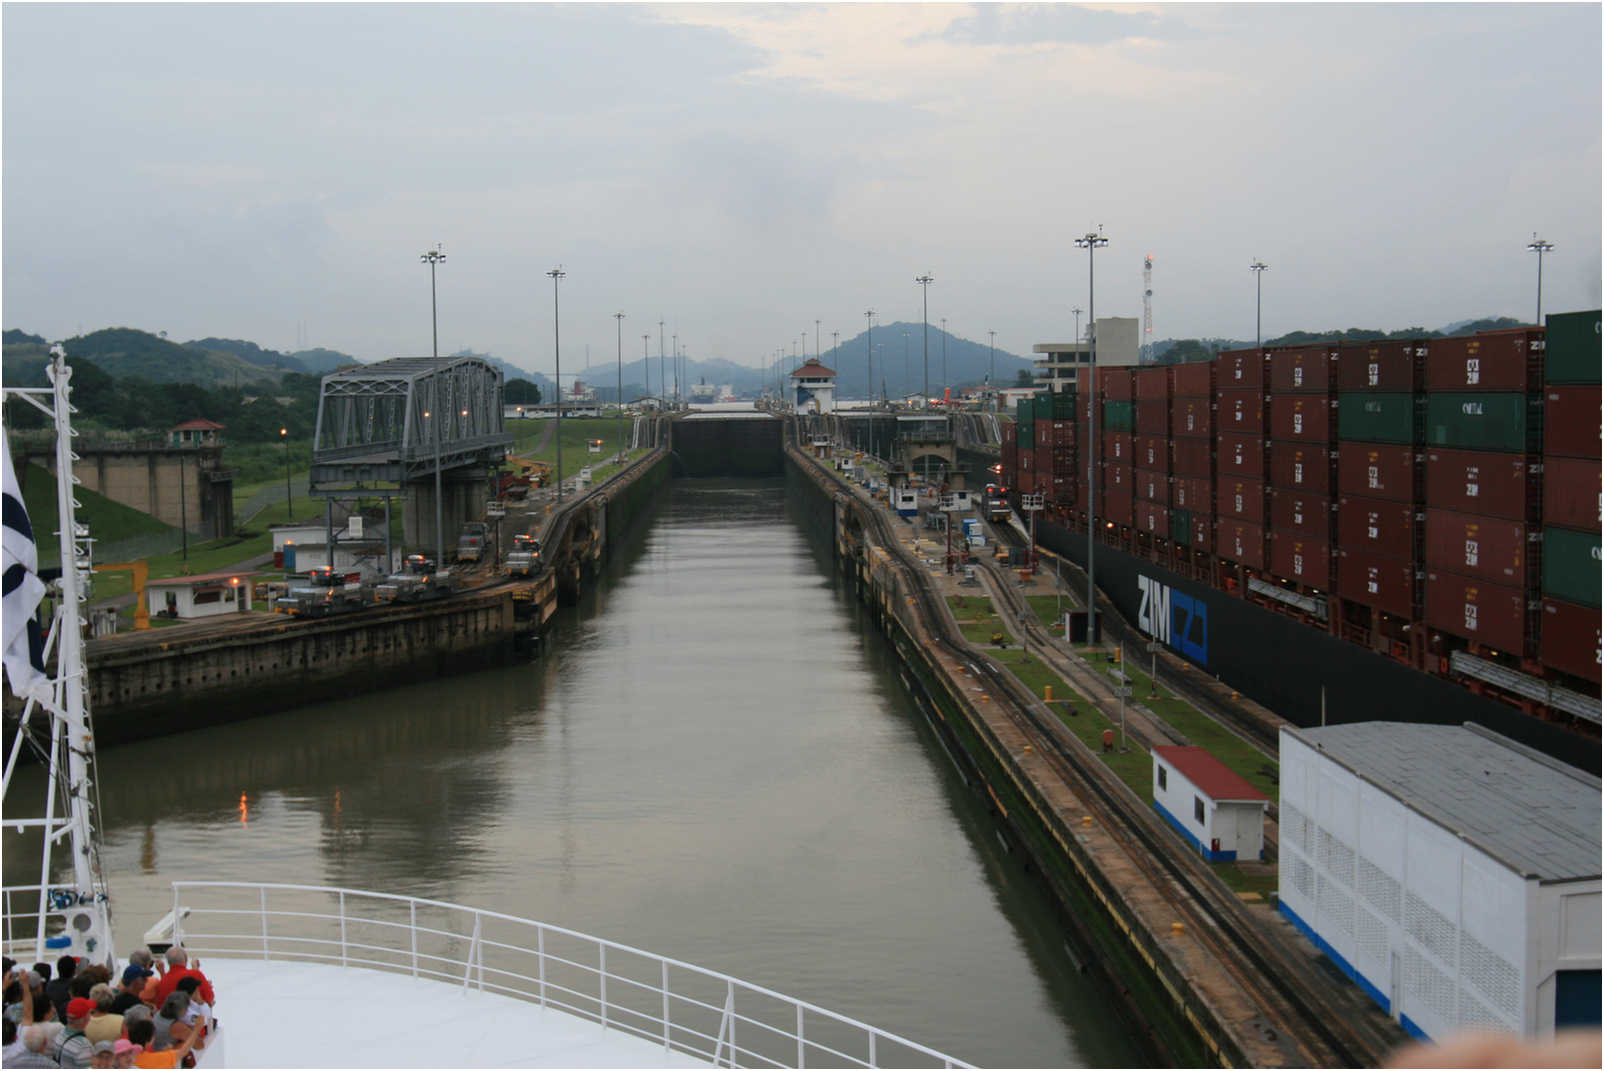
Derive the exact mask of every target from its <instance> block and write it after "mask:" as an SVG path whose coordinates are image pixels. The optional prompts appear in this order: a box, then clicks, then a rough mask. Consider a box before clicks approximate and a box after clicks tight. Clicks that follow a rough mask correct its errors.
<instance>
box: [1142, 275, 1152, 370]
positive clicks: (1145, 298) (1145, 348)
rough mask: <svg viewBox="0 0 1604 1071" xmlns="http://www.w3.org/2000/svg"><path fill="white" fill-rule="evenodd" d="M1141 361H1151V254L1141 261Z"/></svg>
mask: <svg viewBox="0 0 1604 1071" xmlns="http://www.w3.org/2000/svg"><path fill="white" fill-rule="evenodd" d="M1142 363H1143V364H1152V363H1153V254H1151V253H1149V254H1148V255H1147V258H1146V259H1145V260H1143V261H1142Z"/></svg>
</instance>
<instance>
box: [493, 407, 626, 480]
mask: <svg viewBox="0 0 1604 1071" xmlns="http://www.w3.org/2000/svg"><path fill="white" fill-rule="evenodd" d="M551 419H555V418H551ZM551 419H547V420H509V421H508V422H507V428H508V430H509V431H511V432H512V433H513V445H512V447H511V450H512V452H513V453H514V454H516V455H518V456H519V457H526V458H529V459H531V460H533V461H544V462H546V463H547V464H548V465H551V466H552V468H553V469H554V470H555V469H556V467H557V438H556V435H553V437H552V439H551V441H550V442H549V443H547V444H546V447H545V449H543V450H536V449H535V446H536V444H538V443H539V442H540V441H541V439H542V438H543V437H544V436H545V434H546V427H547V426H548V425H549V424H550V423H551ZM620 429H622V432H620ZM620 434H622V436H623V442H624V444H625V445H627V444H628V443H629V440H630V437H631V436H632V435H633V434H634V431H633V421H632V418H631V417H629V416H628V415H626V416H625V417H624V420H623V422H622V424H620V422H619V420H618V418H617V417H564V418H563V420H562V429H561V435H562V447H563V465H562V475H563V476H564V477H565V478H566V477H568V476H572V475H574V474H575V473H577V472H578V471H579V470H580V469H583V468H589V469H590V470H591V481H592V482H593V483H600V482H601V481H602V480H605V479H606V478H607V477H608V476H611V475H612V474H613V473H614V472H616V471H617V470H618V466H617V465H615V464H612V463H611V460H610V459H611V458H612V456H613V455H614V454H616V453H617V452H618V445H619V436H620ZM592 439H600V440H602V449H601V453H599V454H592V453H591V452H590V449H589V444H590V440H592ZM646 452H647V451H646V450H645V449H644V448H642V449H639V450H632V451H629V457H630V459H631V460H633V459H634V458H637V457H640V456H641V455H643V454H645V453H646Z"/></svg>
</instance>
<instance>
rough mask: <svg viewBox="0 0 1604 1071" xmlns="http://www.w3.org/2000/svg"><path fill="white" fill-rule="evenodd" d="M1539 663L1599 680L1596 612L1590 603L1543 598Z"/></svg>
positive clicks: (1595, 680)
mask: <svg viewBox="0 0 1604 1071" xmlns="http://www.w3.org/2000/svg"><path fill="white" fill-rule="evenodd" d="M1540 627H1541V629H1542V632H1541V634H1540V636H1539V643H1540V647H1539V650H1541V651H1542V659H1541V661H1542V663H1543V665H1545V666H1553V667H1554V668H1555V669H1557V670H1561V671H1563V672H1565V673H1569V674H1571V675H1572V676H1573V677H1581V678H1583V679H1585V680H1590V681H1592V682H1593V683H1594V684H1598V683H1599V613H1598V611H1597V610H1595V609H1594V608H1593V607H1591V606H1577V605H1576V604H1575V603H1569V602H1560V601H1559V600H1558V599H1544V600H1543V621H1542V625H1541V626H1540Z"/></svg>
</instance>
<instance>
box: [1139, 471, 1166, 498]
mask: <svg viewBox="0 0 1604 1071" xmlns="http://www.w3.org/2000/svg"><path fill="white" fill-rule="evenodd" d="M1132 486H1133V487H1134V488H1135V495H1136V497H1137V498H1138V499H1141V500H1142V501H1144V502H1161V503H1163V504H1164V505H1166V506H1167V505H1169V503H1170V477H1169V474H1168V473H1163V472H1155V471H1154V470H1152V469H1137V470H1136V474H1135V476H1134V483H1133V485H1132Z"/></svg>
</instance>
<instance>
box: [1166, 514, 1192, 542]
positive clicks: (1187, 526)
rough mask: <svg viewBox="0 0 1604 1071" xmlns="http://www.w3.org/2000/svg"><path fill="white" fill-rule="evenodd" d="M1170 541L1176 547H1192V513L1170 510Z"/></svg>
mask: <svg viewBox="0 0 1604 1071" xmlns="http://www.w3.org/2000/svg"><path fill="white" fill-rule="evenodd" d="M1170 541H1171V542H1172V543H1174V544H1175V545H1176V546H1178V547H1189V546H1191V545H1192V511H1191V510H1189V509H1172V510H1170Z"/></svg>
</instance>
